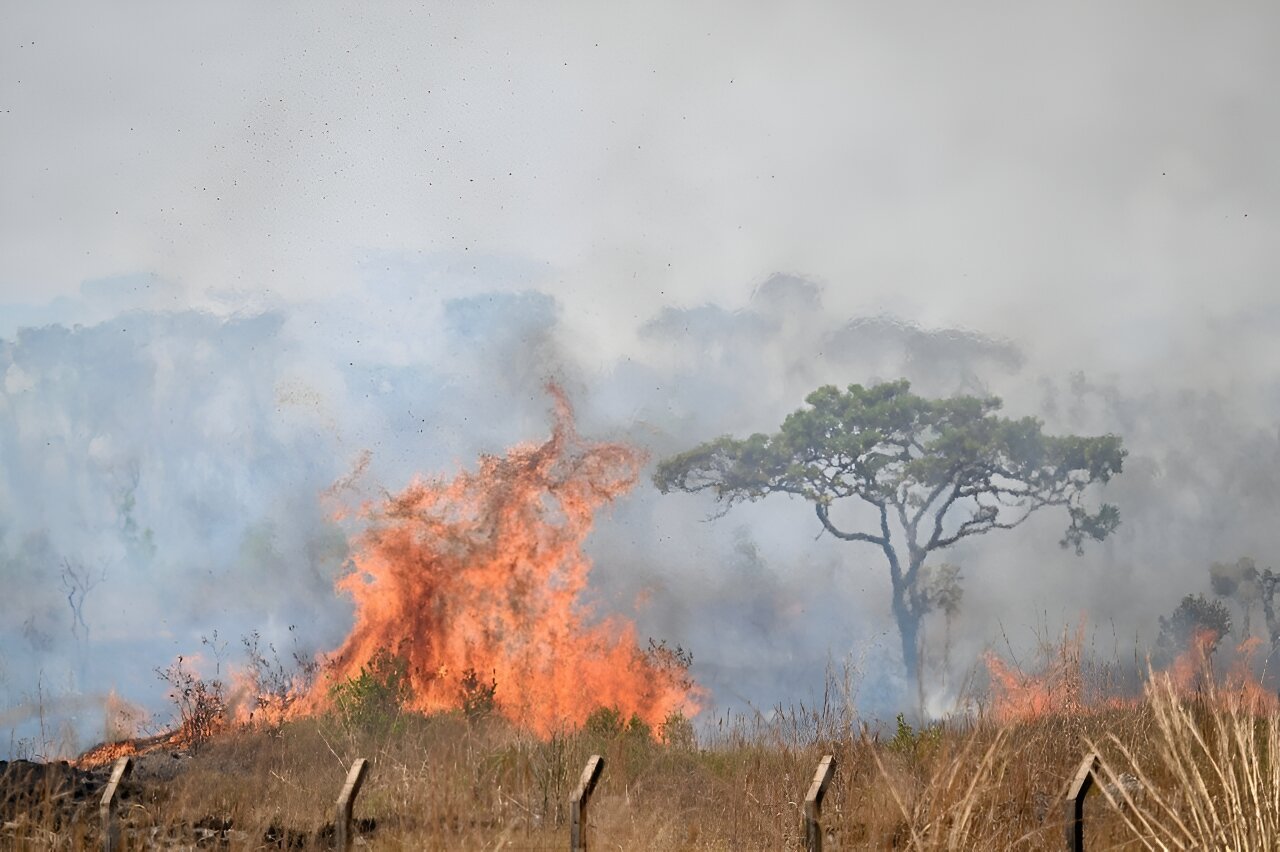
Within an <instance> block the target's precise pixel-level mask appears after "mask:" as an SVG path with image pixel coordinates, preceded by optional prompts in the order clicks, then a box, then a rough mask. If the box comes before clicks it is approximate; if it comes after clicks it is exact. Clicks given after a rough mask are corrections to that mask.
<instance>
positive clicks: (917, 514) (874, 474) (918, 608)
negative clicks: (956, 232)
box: [654, 380, 1125, 677]
mask: <svg viewBox="0 0 1280 852" xmlns="http://www.w3.org/2000/svg"><path fill="white" fill-rule="evenodd" d="M805 401H806V403H807V404H808V406H807V407H806V408H801V409H799V410H798V411H795V412H793V413H792V414H790V415H788V416H787V417H786V419H785V420H784V421H783V423H782V428H781V429H780V430H779V431H778V432H776V433H774V434H772V435H765V434H755V435H751V436H750V437H748V438H733V437H730V436H723V437H720V438H716V439H714V440H712V441H708V442H706V443H704V444H701V445H700V446H697V447H694V448H693V449H691V450H688V451H687V452H683V453H680V454H678V455H675V456H672V457H670V458H668V459H665V460H664V461H662V462H661V463H660V464H659V465H658V467H657V471H656V473H655V474H654V484H655V485H656V486H657V487H658V489H659V490H661V491H662V492H663V493H668V492H671V491H686V492H708V493H710V494H711V495H712V496H714V497H715V499H716V500H717V501H719V502H721V503H722V504H723V505H724V511H728V510H729V509H730V508H731V507H732V506H734V505H735V504H737V503H740V502H743V501H750V500H759V499H761V498H763V497H766V496H768V495H770V494H787V495H791V496H793V497H799V498H802V499H804V500H807V501H809V502H811V503H812V504H813V506H814V511H815V513H816V515H817V517H818V521H819V522H820V523H821V525H822V528H823V529H824V530H826V531H827V532H828V533H830V534H831V535H833V536H835V537H836V538H838V539H841V540H844V541H855V542H865V543H867V544H872V545H876V546H878V547H880V548H881V550H882V551H883V552H884V555H885V557H886V559H887V560H888V563H889V571H890V577H891V580H892V582H893V590H894V600H893V608H894V615H895V617H896V619H897V622H898V626H899V630H900V632H901V633H902V639H903V657H904V661H905V663H906V666H907V670H908V674H909V676H913V677H914V676H915V674H916V662H917V649H916V648H915V637H916V628H917V627H918V623H919V619H920V617H921V616H922V615H923V613H924V611H925V610H926V609H927V607H928V604H927V601H926V600H925V599H924V596H923V591H922V590H921V588H919V584H918V583H917V580H918V578H919V572H920V568H921V566H922V565H923V564H924V561H925V559H926V557H927V556H928V555H929V554H930V553H932V552H934V551H937V550H942V549H944V548H947V547H950V546H952V545H954V544H956V543H957V542H959V541H961V540H963V539H966V538H970V537H972V536H976V535H981V534H984V533H988V532H991V531H992V530H1007V529H1013V528H1014V527H1017V526H1019V525H1020V524H1022V523H1023V522H1024V521H1026V520H1027V518H1029V517H1030V516H1031V515H1033V514H1035V513H1036V512H1037V511H1039V510H1041V509H1044V508H1046V507H1057V506H1060V507H1063V508H1064V509H1065V510H1066V512H1067V517H1068V525H1067V528H1066V532H1065V534H1064V535H1063V537H1062V540H1061V544H1062V546H1063V547H1072V548H1074V549H1075V551H1076V552H1077V553H1080V552H1082V550H1083V545H1084V542H1085V541H1087V540H1091V539H1092V540H1098V541H1101V540H1102V539H1104V538H1106V537H1107V535H1109V534H1110V533H1111V532H1112V531H1113V530H1115V528H1116V526H1117V525H1118V524H1119V522H1120V513H1119V511H1118V509H1117V508H1116V507H1115V506H1113V505H1110V504H1107V503H1103V504H1101V505H1100V506H1099V507H1098V508H1097V509H1096V510H1092V511H1091V510H1090V509H1089V508H1088V507H1087V505H1086V501H1085V498H1086V496H1087V492H1088V490H1089V486H1090V485H1092V484H1094V483H1105V482H1107V481H1109V480H1110V479H1111V477H1112V476H1114V475H1116V474H1118V473H1120V472H1121V468H1122V465H1123V461H1124V457H1125V450H1124V449H1123V446H1122V442H1121V439H1120V438H1119V437H1118V436H1115V435H1101V436H1096V437H1081V436H1076V435H1063V436H1053V435H1046V434H1045V433H1044V431H1043V424H1042V423H1041V421H1039V420H1037V419H1036V418H1034V417H1023V418H1021V419H1009V418H1005V417H1001V416H998V415H997V414H996V413H995V412H997V411H999V409H1000V407H1001V401H1000V399H999V398H997V397H975V396H955V397H951V398H947V399H927V398H924V397H920V396H917V395H916V394H913V393H912V392H911V387H910V384H909V383H908V382H907V381H905V380H903V381H895V382H887V383H883V384H878V385H874V386H871V387H863V386H862V385H857V384H854V385H849V386H848V388H847V389H845V390H843V391H842V390H840V389H839V388H837V387H835V386H833V385H827V386H823V387H820V388H818V389H817V390H815V391H814V392H812V393H811V394H809V396H808V397H807V398H806V400H805ZM843 501H854V502H856V503H860V504H862V505H864V506H867V507H870V509H871V510H872V511H873V514H872V515H871V517H872V518H875V519H876V520H874V521H873V522H872V523H870V524H868V525H867V526H865V527H861V528H845V526H843V525H842V524H841V523H838V522H837V520H835V519H833V517H832V509H833V507H835V506H836V505H837V504H840V503H841V502H843Z"/></svg>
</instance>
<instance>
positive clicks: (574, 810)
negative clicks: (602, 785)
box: [569, 754, 604, 852]
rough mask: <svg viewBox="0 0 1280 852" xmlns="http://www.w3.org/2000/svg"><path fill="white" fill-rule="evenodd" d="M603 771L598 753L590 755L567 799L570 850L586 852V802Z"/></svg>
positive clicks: (602, 764) (571, 851) (601, 760)
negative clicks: (575, 786) (571, 793)
mask: <svg viewBox="0 0 1280 852" xmlns="http://www.w3.org/2000/svg"><path fill="white" fill-rule="evenodd" d="M603 771H604V758H603V757H601V756H600V755H598V754H593V755H591V759H590V760H588V761H587V766H586V768H585V769H583V770H582V778H581V780H579V781H578V788H577V789H576V790H574V791H573V796H572V798H570V799H569V850H570V852H586V850H587V802H588V801H590V799H591V791H592V790H594V789H595V788H596V783H597V782H598V781H599V780H600V773H602V772H603Z"/></svg>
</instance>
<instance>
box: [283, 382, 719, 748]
mask: <svg viewBox="0 0 1280 852" xmlns="http://www.w3.org/2000/svg"><path fill="white" fill-rule="evenodd" d="M550 390H551V393H552V396H553V398H554V401H555V424H554V428H553V430H552V433H551V437H550V438H549V439H548V440H547V441H546V442H544V443H542V444H540V445H520V446H516V447H513V448H512V449H510V450H509V451H508V452H507V453H506V454H505V455H503V456H485V457H482V459H481V461H480V464H479V468H478V469H477V470H476V471H475V472H465V471H464V472H462V473H460V474H458V475H457V476H456V477H454V478H453V479H452V480H451V481H424V480H420V479H419V480H415V481H414V482H413V483H412V484H410V485H409V486H408V487H407V488H406V489H405V490H404V491H403V492H401V493H399V494H396V495H393V496H389V497H388V498H387V499H386V500H385V502H383V503H382V505H380V506H378V507H376V508H374V509H366V514H367V516H368V518H369V526H368V528H367V529H366V530H365V531H364V532H363V533H362V534H361V535H360V536H359V537H358V538H357V539H356V541H355V542H354V544H355V547H354V555H353V562H354V570H353V571H352V572H351V573H349V574H347V575H346V576H345V577H343V578H342V579H341V580H339V582H338V588H339V589H341V590H342V591H345V592H347V593H348V594H350V595H351V597H352V599H353V600H354V602H355V625H354V627H353V628H352V630H351V633H350V634H349V635H348V636H347V638H346V640H345V641H344V642H343V643H342V645H341V647H339V648H338V649H337V650H336V651H335V652H334V653H333V654H332V655H331V656H330V657H329V660H328V664H327V675H328V677H326V678H322V679H321V681H320V682H318V683H317V684H316V685H315V687H314V688H313V689H312V690H311V693H310V694H309V695H307V696H306V697H305V698H304V699H303V700H302V701H301V702H299V704H298V708H297V709H299V710H302V711H303V712H308V711H315V710H318V709H321V708H322V707H323V706H324V705H325V704H327V703H328V690H329V687H330V685H331V684H333V683H335V682H337V683H341V682H343V681H344V680H345V679H347V678H351V677H355V676H358V675H359V674H360V672H361V670H362V668H363V667H366V666H373V665H374V661H375V660H376V659H377V658H378V656H379V654H385V653H387V652H390V653H393V654H396V655H398V656H400V657H401V658H402V659H403V660H404V661H405V663H406V664H407V680H408V686H409V697H408V705H409V707H410V708H411V709H414V710H417V711H420V712H434V711H440V710H447V709H452V708H457V707H459V706H460V705H461V704H462V689H463V687H462V683H463V678H464V676H465V675H466V674H467V673H468V672H470V673H472V677H473V683H474V677H475V676H478V677H479V678H480V680H481V681H482V682H483V683H490V682H492V683H496V685H497V689H496V692H495V694H494V696H493V698H494V704H495V709H496V710H497V711H498V712H499V713H501V714H502V715H504V716H506V717H507V718H508V719H510V720H512V721H513V722H515V723H517V724H519V725H522V726H525V727H528V728H531V729H532V730H534V731H536V732H538V733H540V734H542V735H548V734H550V733H551V732H553V731H555V730H556V729H558V728H560V727H563V726H566V725H568V726H577V725H580V724H581V723H582V722H583V721H584V720H585V719H586V717H587V716H588V715H589V714H590V713H591V712H592V711H593V710H595V709H596V708H599V707H613V708H616V709H618V710H620V711H622V713H623V714H624V717H630V716H632V715H635V716H638V717H639V718H641V719H642V720H644V721H645V722H647V723H648V724H650V725H656V724H659V723H661V722H662V721H663V720H664V719H666V718H667V717H668V715H669V714H671V713H672V712H675V711H679V712H682V713H684V714H686V715H692V714H693V713H695V712H697V709H698V708H697V698H696V696H697V694H698V690H697V688H696V687H695V686H694V685H693V683H692V682H691V681H690V680H689V679H688V677H687V672H686V668H685V666H684V665H683V661H681V660H679V659H677V658H676V657H675V655H672V654H670V653H665V649H664V648H662V647H659V648H657V649H656V651H657V652H656V653H655V652H654V649H650V651H648V652H646V651H644V650H642V649H641V648H640V647H639V646H638V645H637V643H636V638H635V631H634V626H633V625H632V624H631V623H630V622H627V621H625V620H623V619H619V618H607V619H604V620H602V621H599V622H596V623H592V622H591V621H590V620H589V618H590V612H589V610H588V608H587V607H586V606H585V605H584V604H583V602H582V595H583V592H584V591H585V589H586V586H587V576H588V574H589V573H590V571H591V562H590V560H589V559H588V558H587V557H586V555H585V554H584V553H583V549H582V548H583V543H584V541H585V539H586V537H587V535H588V533H589V532H590V531H591V527H592V523H593V521H594V518H595V515H596V512H597V511H599V510H600V509H601V508H602V507H604V506H605V505H607V504H608V503H610V502H611V501H613V500H614V499H615V498H616V497H618V496H619V495H620V494H623V493H625V492H626V491H627V490H628V489H630V488H631V487H632V486H633V485H634V484H635V482H636V479H637V477H638V476H639V472H640V468H641V466H642V464H643V462H644V456H643V454H642V453H641V452H640V451H638V450H636V449H634V448H632V447H630V446H627V445H624V444H617V443H587V442H584V441H583V440H582V439H580V438H579V437H578V435H577V433H576V431H575V429H574V423H573V413H572V410H571V408H570V405H569V403H568V400H567V399H566V398H565V396H564V394H563V392H562V391H560V390H559V389H558V388H555V387H552V388H551V389H550Z"/></svg>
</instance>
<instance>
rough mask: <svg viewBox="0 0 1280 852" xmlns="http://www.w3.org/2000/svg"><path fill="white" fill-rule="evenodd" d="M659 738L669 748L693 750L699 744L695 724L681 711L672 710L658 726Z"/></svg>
mask: <svg viewBox="0 0 1280 852" xmlns="http://www.w3.org/2000/svg"><path fill="white" fill-rule="evenodd" d="M658 738H659V739H661V740H662V743H663V745H666V746H667V747H668V748H674V749H682V750H686V751H688V750H692V749H693V748H694V746H696V745H697V744H698V741H697V736H696V734H695V732H694V730H693V722H691V721H689V720H688V719H686V718H685V715H684V714H683V713H681V712H680V711H679V710H672V711H671V713H670V714H668V716H667V718H666V719H664V720H663V722H662V724H661V725H659V726H658Z"/></svg>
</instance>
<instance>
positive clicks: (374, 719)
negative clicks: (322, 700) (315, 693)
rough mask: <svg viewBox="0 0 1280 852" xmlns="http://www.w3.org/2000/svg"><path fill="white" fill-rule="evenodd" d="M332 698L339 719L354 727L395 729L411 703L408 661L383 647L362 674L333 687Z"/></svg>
mask: <svg viewBox="0 0 1280 852" xmlns="http://www.w3.org/2000/svg"><path fill="white" fill-rule="evenodd" d="M329 698H330V700H332V701H333V706H334V709H335V710H336V711H337V713H338V715H339V717H340V718H341V719H342V720H343V722H344V723H346V724H347V725H348V726H350V727H353V728H359V729H363V730H384V729H387V728H395V727H396V722H397V720H398V719H399V717H400V712H401V711H402V710H403V709H404V705H405V704H406V702H407V701H408V700H409V665H408V662H407V661H406V660H405V659H404V658H403V657H401V656H398V655H396V654H392V653H391V652H390V651H388V650H386V649H385V648H381V649H379V650H378V651H377V652H376V653H375V654H374V655H373V658H372V659H370V660H369V662H368V663H366V664H365V665H363V666H361V667H360V674H358V675H355V676H354V677H349V678H347V679H346V680H344V681H342V682H340V683H336V684H334V685H333V686H331V687H330V688H329Z"/></svg>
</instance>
